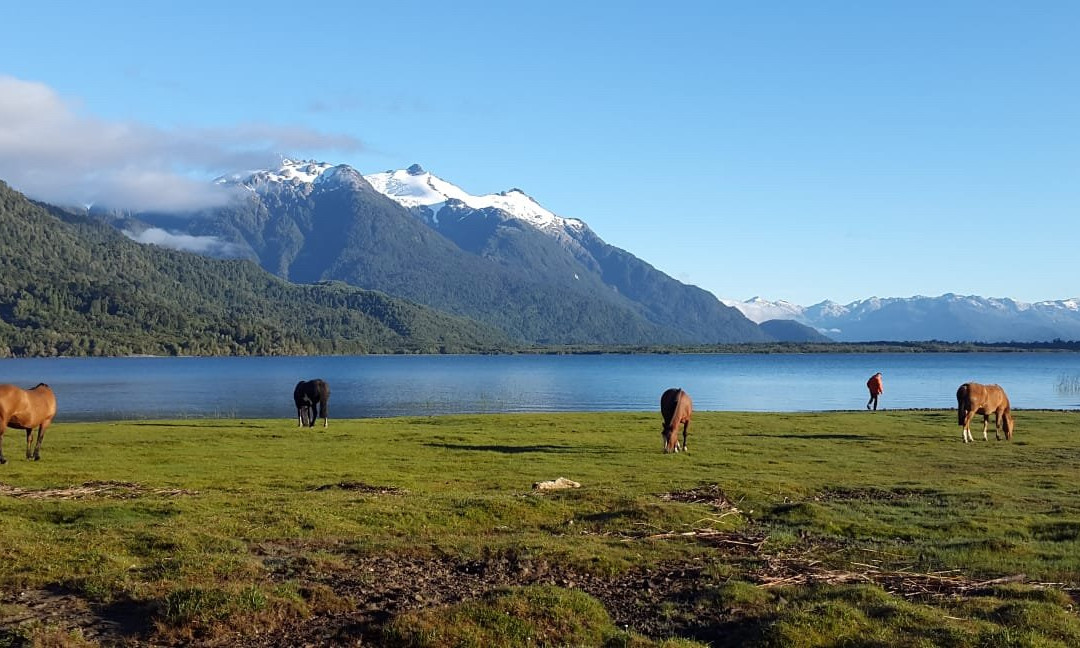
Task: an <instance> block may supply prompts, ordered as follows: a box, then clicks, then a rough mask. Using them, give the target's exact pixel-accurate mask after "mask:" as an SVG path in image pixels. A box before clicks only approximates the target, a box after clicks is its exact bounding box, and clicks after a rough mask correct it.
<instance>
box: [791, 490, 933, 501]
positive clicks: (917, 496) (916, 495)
mask: <svg viewBox="0 0 1080 648" xmlns="http://www.w3.org/2000/svg"><path fill="white" fill-rule="evenodd" d="M940 497H941V494H940V493H938V492H935V491H929V490H920V489H911V488H892V489H885V488H827V489H825V490H823V491H821V492H820V493H818V494H817V495H815V496H814V497H813V498H812V499H813V501H815V502H902V501H911V500H930V499H939V498H940Z"/></svg>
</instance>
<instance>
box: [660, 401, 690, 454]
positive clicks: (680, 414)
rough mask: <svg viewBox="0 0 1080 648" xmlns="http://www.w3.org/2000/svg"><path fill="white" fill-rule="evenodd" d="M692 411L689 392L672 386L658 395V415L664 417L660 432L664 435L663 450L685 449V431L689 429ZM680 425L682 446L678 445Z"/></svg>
mask: <svg viewBox="0 0 1080 648" xmlns="http://www.w3.org/2000/svg"><path fill="white" fill-rule="evenodd" d="M693 413H694V403H693V401H692V400H690V394H687V393H686V392H685V391H683V390H681V389H679V388H676V387H673V388H671V389H669V390H667V391H665V392H664V393H663V394H662V395H661V396H660V415H661V416H663V417H664V428H663V429H662V430H661V431H660V434H662V435H663V437H664V452H665V453H668V452H678V451H679V450H680V449H681V450H683V451H684V452H685V451H686V449H687V448H686V433H687V431H688V430H689V429H690V417H691V416H692V415H693ZM680 425H682V426H683V428H682V446H681V448H680V446H679V432H678V427H679V426H680Z"/></svg>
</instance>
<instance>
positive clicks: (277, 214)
mask: <svg viewBox="0 0 1080 648" xmlns="http://www.w3.org/2000/svg"><path fill="white" fill-rule="evenodd" d="M216 182H217V183H218V185H219V186H220V187H221V188H223V189H226V190H230V191H232V192H233V193H234V194H235V195H236V196H238V199H237V200H236V201H234V203H233V204H230V205H229V206H227V207H223V208H217V209H210V210H205V211H203V212H200V213H199V214H197V216H198V217H197V218H193V217H192V214H160V213H154V214H147V213H143V214H134V215H125V217H124V218H123V219H122V222H121V221H120V220H119V219H114V220H113V222H114V223H115V224H117V225H118V226H121V225H122V229H123V230H124V231H125V232H126V233H128V236H130V237H132V238H136V239H137V240H148V241H149V240H153V241H157V242H161V243H162V244H168V242H170V241H188V242H196V243H198V244H199V245H200V246H201V247H202V248H203V249H205V250H208V251H209V250H213V249H218V250H220V249H229V250H232V251H234V252H235V254H233V255H234V256H243V257H246V258H249V259H252V260H255V261H257V262H258V263H259V264H260V265H262V266H263V267H264V268H266V269H267V270H269V271H271V272H273V273H274V274H277V275H279V276H281V277H283V278H286V279H288V280H290V281H295V282H299V283H313V282H318V281H325V280H340V281H345V282H347V283H350V284H353V285H355V286H358V287H361V288H367V289H373V290H379V291H382V292H385V293H387V294H390V295H393V296H396V297H403V298H405V299H409V300H411V301H414V302H418V303H421V304H424V305H427V306H433V307H435V308H439V309H442V310H445V311H449V312H451V313H454V314H458V315H466V316H468V317H472V318H474V319H477V320H479V321H481V322H484V323H486V324H489V325H492V326H495V327H497V328H500V329H501V330H503V331H504V332H505V333H507V334H508V335H509V336H510V337H511V338H513V339H518V340H523V341H528V342H538V343H566V344H577V343H586V344H588V343H634V344H651V343H718V342H751V341H769V340H773V339H776V338H775V337H773V336H770V335H768V334H766V333H765V332H763V331H762V329H761V328H759V327H758V326H757V325H756V324H754V323H753V322H751V321H749V320H748V319H746V318H745V317H743V315H742V314H741V313H740V312H739V311H738V310H736V309H734V308H729V307H727V306H724V305H723V304H721V303H720V301H719V300H718V299H716V297H715V296H714V295H712V294H711V293H709V292H707V291H705V290H702V289H700V288H698V287H696V286H691V285H687V284H683V283H681V282H678V281H676V280H675V279H672V278H671V277H669V276H667V275H665V274H664V273H662V272H660V271H658V270H656V269H655V268H653V267H652V266H650V265H649V264H647V263H645V262H644V261H642V260H641V259H638V258H637V257H635V256H634V255H632V254H630V253H629V252H626V251H625V250H620V249H618V248H615V247H613V246H611V245H608V244H607V243H605V242H604V241H603V240H602V239H601V238H600V237H599V236H598V235H597V234H596V233H595V232H593V231H592V230H591V229H590V228H589V227H588V226H587V225H586V224H585V223H584V222H583V221H581V220H578V219H573V218H564V217H561V216H558V215H556V214H554V213H552V212H551V211H550V210H548V209H545V208H544V207H543V206H541V205H540V203H539V202H537V201H536V200H534V199H533V198H531V197H530V196H528V195H526V194H525V193H524V192H522V191H520V190H518V189H511V190H509V191H504V192H501V193H496V194H488V195H473V194H470V193H468V192H466V191H464V190H463V189H461V188H460V187H458V186H456V185H454V184H453V183H450V182H448V181H446V180H443V179H441V178H439V177H438V176H435V175H433V174H430V173H428V172H426V171H424V170H423V169H422V168H420V167H419V166H418V165H413V166H412V167H410V168H408V169H404V170H396V171H387V172H384V173H374V174H371V175H367V176H365V175H362V174H361V173H359V172H358V171H356V170H355V169H353V168H352V167H349V166H347V165H332V164H328V163H325V162H315V161H307V160H288V159H286V160H283V161H282V163H281V165H280V167H279V168H276V169H262V170H255V171H251V172H248V173H241V174H234V175H229V176H223V177H221V178H218V179H217V181H216ZM151 234H152V235H153V237H152V238H151V236H150V235H151ZM212 242H217V243H220V245H218V246H213V245H211V243H212ZM194 247H195V246H194V244H192V243H189V245H188V249H194Z"/></svg>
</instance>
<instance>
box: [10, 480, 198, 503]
mask: <svg viewBox="0 0 1080 648" xmlns="http://www.w3.org/2000/svg"><path fill="white" fill-rule="evenodd" d="M0 495H7V496H8V497H18V498H24V499H68V500H70V499H90V498H101V499H134V498H136V497H143V496H146V495H158V496H162V497H178V496H181V495H198V491H192V490H186V489H183V488H147V487H146V486H143V485H142V484H137V483H135V482H122V481H88V482H83V483H82V484H80V485H79V486H69V487H66V488H19V487H18V486H9V485H7V484H0Z"/></svg>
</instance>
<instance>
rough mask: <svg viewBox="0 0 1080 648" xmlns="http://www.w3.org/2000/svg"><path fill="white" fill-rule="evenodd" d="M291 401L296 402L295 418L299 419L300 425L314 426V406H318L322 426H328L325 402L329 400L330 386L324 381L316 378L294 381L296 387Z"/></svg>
mask: <svg viewBox="0 0 1080 648" xmlns="http://www.w3.org/2000/svg"><path fill="white" fill-rule="evenodd" d="M292 397H293V401H294V402H295V403H296V418H297V419H299V421H300V427H304V426H305V425H307V426H308V427H315V419H316V418H317V417H316V415H315V414H316V412H315V406H316V405H318V406H319V410H318V415H319V416H321V417H322V420H323V427H328V426H329V422H328V421H327V420H326V415H327V411H328V406H327V404H328V403H329V402H330V386H329V385H327V384H326V382H325V381H323V380H321V379H319V378H316V379H315V380H301V381H300V382H298V383H296V389H294V390H293V393H292Z"/></svg>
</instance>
